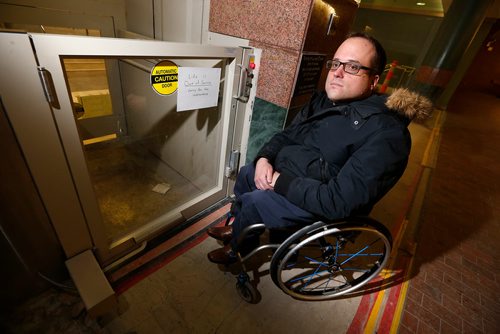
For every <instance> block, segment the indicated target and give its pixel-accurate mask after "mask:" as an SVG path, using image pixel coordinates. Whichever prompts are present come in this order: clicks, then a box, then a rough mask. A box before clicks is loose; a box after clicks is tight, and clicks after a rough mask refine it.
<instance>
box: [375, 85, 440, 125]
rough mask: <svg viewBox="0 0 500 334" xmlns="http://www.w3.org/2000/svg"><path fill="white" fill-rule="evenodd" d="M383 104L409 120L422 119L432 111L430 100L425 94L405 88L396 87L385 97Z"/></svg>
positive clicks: (427, 116)
mask: <svg viewBox="0 0 500 334" xmlns="http://www.w3.org/2000/svg"><path fill="white" fill-rule="evenodd" d="M385 105H386V106H387V107H388V108H389V109H391V110H393V111H395V112H397V113H398V114H400V115H402V116H404V117H406V118H408V119H410V120H413V119H415V120H424V119H426V118H429V117H430V116H431V114H432V111H433V105H432V102H431V101H430V100H429V99H428V98H427V97H425V96H422V95H420V94H418V93H416V92H412V91H410V90H409V89H406V88H398V89H396V90H394V92H393V93H392V94H391V95H389V96H388V97H387V101H386V102H385Z"/></svg>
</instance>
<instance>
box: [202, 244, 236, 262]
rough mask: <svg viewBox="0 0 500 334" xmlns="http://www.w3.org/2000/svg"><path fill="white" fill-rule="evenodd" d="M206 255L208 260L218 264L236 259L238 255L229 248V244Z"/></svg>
mask: <svg viewBox="0 0 500 334" xmlns="http://www.w3.org/2000/svg"><path fill="white" fill-rule="evenodd" d="M207 255H208V259H209V260H210V262H213V263H218V264H231V263H235V262H236V261H238V257H237V256H236V253H235V252H234V251H233V249H232V248H231V245H226V246H224V247H222V248H219V249H216V250H213V251H211V252H210V253H208V254H207Z"/></svg>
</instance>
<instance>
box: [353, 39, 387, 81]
mask: <svg viewBox="0 0 500 334" xmlns="http://www.w3.org/2000/svg"><path fill="white" fill-rule="evenodd" d="M353 37H360V38H364V39H366V40H367V41H369V42H370V43H371V44H372V45H373V47H374V48H375V57H374V58H373V60H372V64H371V67H372V68H373V73H374V74H378V75H381V74H382V73H383V72H384V69H385V64H386V63H387V55H386V54H385V50H384V47H383V46H382V44H380V42H379V41H377V40H376V39H375V38H373V37H372V36H370V35H368V34H367V33H364V32H352V33H350V34H348V35H347V37H346V39H348V38H353Z"/></svg>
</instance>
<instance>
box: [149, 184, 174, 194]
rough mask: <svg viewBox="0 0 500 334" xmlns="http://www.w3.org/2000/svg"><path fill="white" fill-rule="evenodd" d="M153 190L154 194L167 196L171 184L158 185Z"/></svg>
mask: <svg viewBox="0 0 500 334" xmlns="http://www.w3.org/2000/svg"><path fill="white" fill-rule="evenodd" d="M152 190H153V191H154V192H157V193H159V194H162V195H165V193H166V192H167V191H169V190H170V184H168V183H158V184H157V185H156V186H154V187H153V189H152Z"/></svg>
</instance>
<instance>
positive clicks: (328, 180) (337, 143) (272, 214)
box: [207, 33, 432, 264]
mask: <svg viewBox="0 0 500 334" xmlns="http://www.w3.org/2000/svg"><path fill="white" fill-rule="evenodd" d="M385 64H386V54H385V51H384V49H383V47H382V46H381V45H380V43H379V42H378V41H377V40H375V39H374V38H372V37H371V36H368V35H366V34H364V33H354V34H351V35H349V36H348V37H347V39H346V40H345V41H344V42H343V43H342V44H341V45H340V47H339V48H338V49H337V51H336V53H335V55H334V57H333V59H332V60H329V61H328V62H327V64H326V65H327V68H328V69H329V70H330V71H329V72H328V77H327V79H326V84H325V91H323V92H321V93H315V94H314V95H313V97H312V98H311V100H310V102H309V103H308V104H307V105H306V106H305V107H304V108H303V109H302V110H301V112H300V113H299V114H298V115H297V116H296V117H295V119H294V120H293V122H292V124H291V125H290V126H289V127H287V128H286V129H285V130H283V131H282V132H280V133H277V134H276V135H274V136H273V137H272V138H271V140H270V141H269V142H268V143H267V144H265V145H264V146H263V147H262V149H261V150H260V151H259V153H258V155H257V158H256V159H255V161H254V162H253V163H251V164H249V165H247V166H244V167H243V168H242V169H241V170H240V172H239V174H238V177H237V180H236V184H235V187H234V194H235V197H236V200H235V203H234V205H233V207H232V209H231V214H232V215H233V216H234V221H233V223H232V224H231V225H227V226H223V227H212V228H210V229H208V231H207V232H208V234H209V235H210V236H212V237H214V238H216V239H218V240H222V241H224V242H225V243H226V245H225V246H224V247H222V248H219V249H216V250H214V251H212V252H210V253H209V254H208V258H209V260H210V261H212V262H214V263H219V264H230V263H234V262H236V261H237V255H236V251H241V248H240V249H237V247H238V244H237V238H238V236H239V235H240V234H241V232H242V230H243V229H244V228H245V227H247V226H250V225H253V224H256V223H263V224H264V225H265V226H266V227H267V228H271V229H272V228H283V227H290V226H297V225H304V226H305V225H308V224H312V223H314V222H316V221H318V220H319V219H322V220H323V219H326V220H335V219H341V218H346V217H350V216H354V215H367V214H368V213H369V212H370V211H371V209H372V207H373V206H374V204H375V203H376V202H377V201H378V200H380V199H381V198H382V197H383V196H384V195H385V194H386V193H387V192H388V191H389V190H390V189H391V188H392V187H393V186H394V185H395V184H396V182H397V181H398V180H399V178H400V177H401V175H402V174H403V172H404V170H405V168H406V165H407V162H408V157H409V154H410V149H411V138H410V133H409V131H408V129H407V126H408V124H409V123H410V121H411V120H412V119H414V118H423V117H425V116H428V115H429V114H430V111H431V109H432V107H431V104H430V102H429V101H428V100H427V99H426V98H424V97H421V96H419V95H418V94H416V93H413V92H410V91H408V90H406V89H399V90H396V91H395V92H394V93H393V94H392V95H390V96H385V95H378V94H375V87H376V85H377V82H378V81H379V78H380V75H381V74H382V72H383V70H384V67H385Z"/></svg>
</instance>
